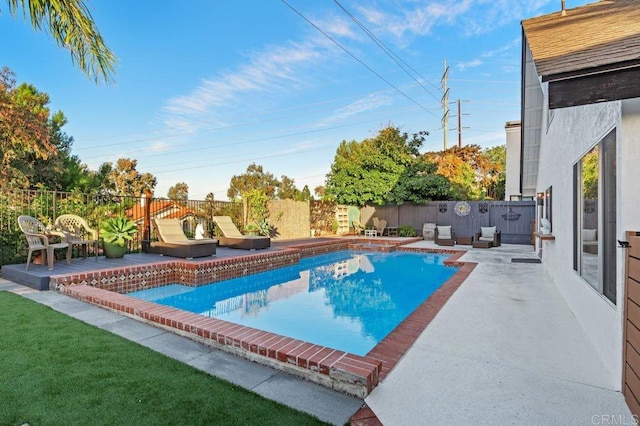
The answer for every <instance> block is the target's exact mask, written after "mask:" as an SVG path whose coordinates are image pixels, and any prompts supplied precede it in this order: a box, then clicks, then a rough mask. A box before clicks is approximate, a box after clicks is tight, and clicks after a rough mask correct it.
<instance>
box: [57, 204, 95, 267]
mask: <svg viewBox="0 0 640 426" xmlns="http://www.w3.org/2000/svg"><path fill="white" fill-rule="evenodd" d="M55 229H56V231H57V232H55V233H56V234H58V235H60V236H61V237H64V238H65V241H66V242H67V243H69V246H70V247H71V248H73V246H81V247H82V255H83V257H87V252H88V247H89V246H93V253H94V254H95V256H96V260H98V231H96V230H95V229H91V228H90V227H89V225H88V224H87V221H86V220H84V219H83V218H81V217H80V216H76V215H74V214H63V215H60V216H58V218H57V219H56V221H55Z"/></svg>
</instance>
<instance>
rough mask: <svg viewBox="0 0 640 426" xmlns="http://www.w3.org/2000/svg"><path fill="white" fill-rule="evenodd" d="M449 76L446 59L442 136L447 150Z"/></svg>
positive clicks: (443, 77) (443, 81)
mask: <svg viewBox="0 0 640 426" xmlns="http://www.w3.org/2000/svg"><path fill="white" fill-rule="evenodd" d="M448 77H449V67H448V66H447V60H446V59H445V61H444V73H443V74H442V80H441V81H440V82H441V83H442V93H443V95H442V110H443V113H444V114H443V115H442V120H440V121H441V122H442V136H443V143H444V149H445V151H446V150H447V133H448V132H449V89H448V88H447V78H448Z"/></svg>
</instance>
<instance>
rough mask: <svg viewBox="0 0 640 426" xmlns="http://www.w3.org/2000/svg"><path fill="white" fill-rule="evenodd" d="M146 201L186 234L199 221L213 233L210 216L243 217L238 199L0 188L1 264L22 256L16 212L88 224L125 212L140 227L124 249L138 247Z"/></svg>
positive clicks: (153, 214) (45, 220) (47, 222)
mask: <svg viewBox="0 0 640 426" xmlns="http://www.w3.org/2000/svg"><path fill="white" fill-rule="evenodd" d="M145 203H150V213H151V218H154V217H169V218H178V219H180V220H181V221H182V223H183V226H184V231H185V234H187V236H190V237H192V236H193V235H194V233H195V227H196V225H197V224H198V223H201V224H202V225H203V227H204V229H205V232H208V233H209V234H210V235H214V232H215V230H214V224H213V223H212V222H211V217H212V216H231V217H232V219H233V220H234V222H236V223H238V224H240V223H242V205H241V204H239V203H233V202H227V201H211V200H186V201H177V200H169V199H165V198H150V199H145V198H141V197H134V196H114V195H108V194H84V193H79V192H60V191H39V190H9V189H0V266H1V265H8V264H14V263H23V262H26V257H27V247H26V240H25V238H24V236H23V235H22V232H21V231H20V229H19V227H18V216H20V215H29V216H32V217H35V218H36V219H38V220H40V221H41V222H42V223H44V224H45V225H52V224H53V223H54V222H55V220H56V218H57V217H58V216H60V215H62V214H75V215H78V216H80V217H82V218H84V219H85V220H86V221H87V223H88V224H89V226H90V227H91V228H93V229H100V224H101V223H102V222H104V221H105V220H107V219H108V218H110V217H116V216H124V217H127V218H129V219H131V220H133V221H135V222H136V224H137V225H138V228H139V232H138V234H137V235H136V236H135V238H134V240H133V241H131V243H130V246H129V250H130V251H132V252H136V251H140V250H141V248H142V237H143V223H144V211H145V209H144V204H145ZM153 237H154V236H153V235H152V238H153Z"/></svg>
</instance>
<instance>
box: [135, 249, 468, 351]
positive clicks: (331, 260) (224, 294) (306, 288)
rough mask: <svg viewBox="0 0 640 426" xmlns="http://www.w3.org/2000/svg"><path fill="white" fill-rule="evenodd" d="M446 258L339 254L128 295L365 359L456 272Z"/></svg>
mask: <svg viewBox="0 0 640 426" xmlns="http://www.w3.org/2000/svg"><path fill="white" fill-rule="evenodd" d="M447 257H448V255H444V256H443V255H437V254H417V253H407V252H393V253H364V252H354V251H341V252H336V253H330V254H326V255H321V256H315V257H312V258H307V259H303V260H301V261H300V263H299V264H298V265H295V266H290V267H287V268H281V269H278V270H275V271H269V272H262V273H259V274H255V275H250V276H247V277H243V278H236V279H232V280H227V281H222V282H218V283H213V284H209V285H205V286H201V287H195V288H194V287H189V286H185V285H180V284H171V285H167V286H164V287H158V288H152V289H148V290H142V291H138V292H134V293H129V296H133V297H137V298H140V299H144V300H148V301H153V302H155V303H159V304H162V305H167V306H172V307H175V308H178V309H182V310H185V311H190V312H195V313H197V314H201V315H206V316H209V317H215V318H219V319H223V320H226V321H230V322H233V323H236V324H242V325H245V326H248V327H253V328H257V329H260V330H265V331H270V332H272V333H277V334H280V335H283V336H288V337H293V338H295V339H300V340H304V341H307V342H311V343H315V344H318V345H322V346H329V347H331V348H334V349H339V350H342V351H345V352H350V353H353V354H356V355H365V354H366V353H367V352H369V351H370V350H371V349H372V348H373V347H374V346H375V345H376V344H377V343H378V342H380V341H381V340H382V339H384V337H385V336H387V334H389V333H390V332H391V331H392V330H393V329H394V328H395V327H396V326H397V325H398V324H400V322H402V321H403V320H404V319H405V318H406V317H407V316H408V315H409V314H410V313H411V312H413V311H414V310H415V309H416V308H417V307H418V306H419V305H420V304H421V303H422V302H423V301H424V300H425V299H426V298H427V297H429V296H430V295H431V293H433V292H434V291H435V290H437V289H438V288H439V287H440V286H441V285H442V284H443V283H444V282H445V281H446V280H447V279H449V277H451V275H453V274H454V273H455V272H456V271H457V268H452V267H445V266H444V265H443V261H444V259H446V258H447Z"/></svg>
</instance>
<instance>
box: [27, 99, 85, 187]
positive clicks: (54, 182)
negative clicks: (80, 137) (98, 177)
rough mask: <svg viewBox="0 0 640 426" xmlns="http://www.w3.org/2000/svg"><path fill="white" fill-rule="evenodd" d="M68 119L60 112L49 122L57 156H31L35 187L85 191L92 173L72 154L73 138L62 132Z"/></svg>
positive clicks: (32, 181) (33, 184)
mask: <svg viewBox="0 0 640 426" xmlns="http://www.w3.org/2000/svg"><path fill="white" fill-rule="evenodd" d="M66 123H67V118H66V117H65V115H64V113H63V112H62V111H58V112H56V113H54V114H53V115H52V116H51V119H50V120H49V127H50V135H51V143H52V144H53V145H54V146H55V147H56V154H55V155H51V156H49V157H47V159H40V158H37V157H34V156H33V155H32V156H31V159H30V166H31V170H30V174H31V177H30V181H31V183H32V187H33V186H38V187H40V188H46V189H50V190H59V191H73V190H74V189H83V182H86V181H87V180H88V179H89V175H90V173H91V172H90V171H89V170H88V168H87V166H86V165H83V164H82V163H81V162H80V159H79V158H78V157H77V156H75V155H72V154H71V145H72V144H73V137H71V136H69V135H67V134H66V133H65V132H64V131H62V127H63V126H64V125H65V124H66Z"/></svg>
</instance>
